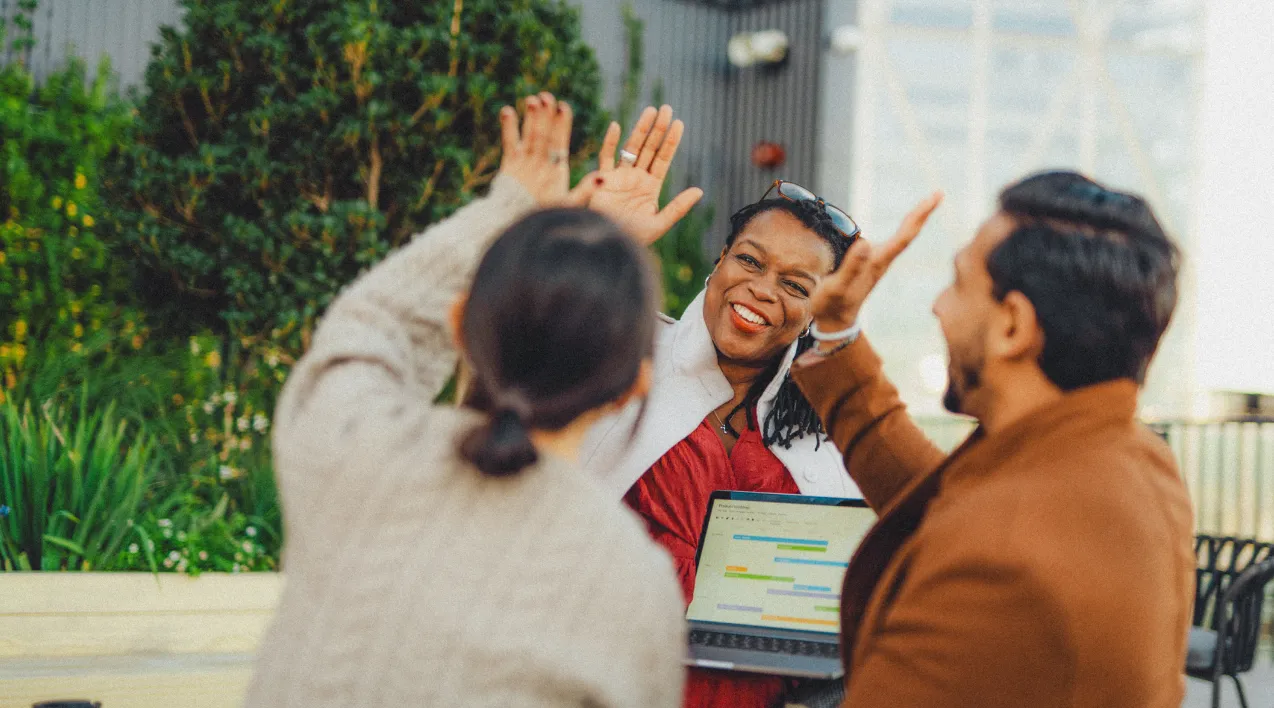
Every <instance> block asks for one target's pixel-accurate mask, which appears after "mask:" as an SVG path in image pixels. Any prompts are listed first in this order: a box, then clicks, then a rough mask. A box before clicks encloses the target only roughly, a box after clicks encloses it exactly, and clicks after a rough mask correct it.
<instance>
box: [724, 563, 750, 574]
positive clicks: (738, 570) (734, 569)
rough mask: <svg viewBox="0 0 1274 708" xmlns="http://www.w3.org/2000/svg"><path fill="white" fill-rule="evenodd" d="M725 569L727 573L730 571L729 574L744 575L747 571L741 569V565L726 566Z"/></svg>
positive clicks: (743, 568)
mask: <svg viewBox="0 0 1274 708" xmlns="http://www.w3.org/2000/svg"><path fill="white" fill-rule="evenodd" d="M725 569H726V570H728V571H730V572H731V573H746V572H748V569H747V568H745V567H743V566H741V565H727V566H726V567H725Z"/></svg>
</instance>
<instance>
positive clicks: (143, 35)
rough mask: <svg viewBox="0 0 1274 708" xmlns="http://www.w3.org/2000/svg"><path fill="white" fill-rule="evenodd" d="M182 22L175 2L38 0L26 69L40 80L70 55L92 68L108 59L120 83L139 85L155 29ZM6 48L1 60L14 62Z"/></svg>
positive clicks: (3, 2)
mask: <svg viewBox="0 0 1274 708" xmlns="http://www.w3.org/2000/svg"><path fill="white" fill-rule="evenodd" d="M16 5H17V2H16V0H0V15H3V16H4V17H12V16H13V14H14V12H15V11H16ZM180 21H181V8H180V7H179V6H178V5H177V2H176V0H40V6H39V8H38V9H37V10H36V13H35V17H34V24H35V29H34V31H35V42H36V44H35V49H34V51H33V52H31V55H30V57H29V58H28V59H29V66H30V67H31V70H32V73H33V74H35V76H36V78H37V79H39V78H42V77H44V76H45V75H46V74H47V73H48V72H49V70H50V69H51V68H54V67H57V66H61V65H62V63H63V62H64V61H65V59H66V57H67V56H68V55H70V54H75V55H78V56H80V57H83V58H85V59H86V60H88V62H89V64H90V66H96V64H97V62H98V61H99V60H100V59H101V58H102V57H104V56H109V57H110V59H111V65H112V67H113V68H114V69H115V72H116V73H117V74H118V75H119V78H120V83H121V84H122V85H124V86H130V85H133V84H137V83H140V82H141V80H142V77H143V76H144V75H145V71H146V62H147V61H148V60H149V58H150V44H151V43H152V42H154V41H156V40H157V39H158V38H159V27H160V26H161V25H165V24H168V25H174V24H177V23H179V22H180ZM9 45H10V43H9V42H6V44H5V46H4V47H3V49H0V60H2V61H12V60H13V59H14V58H15V57H14V55H13V51H12V48H11V46H9Z"/></svg>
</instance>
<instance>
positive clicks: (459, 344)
mask: <svg viewBox="0 0 1274 708" xmlns="http://www.w3.org/2000/svg"><path fill="white" fill-rule="evenodd" d="M468 304H469V294H468V293H461V294H460V295H459V296H457V297H456V299H455V300H452V301H451V311H450V312H449V313H448V324H450V325H451V343H452V344H453V345H455V347H456V351H458V352H460V355H461V356H460V358H461V359H463V358H464V351H465V349H464V338H463V337H461V336H460V329H461V327H462V326H463V325H464V308H465V307H466V306H467V305H468Z"/></svg>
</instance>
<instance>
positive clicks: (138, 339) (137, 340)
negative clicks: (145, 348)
mask: <svg viewBox="0 0 1274 708" xmlns="http://www.w3.org/2000/svg"><path fill="white" fill-rule="evenodd" d="M141 348H142V336H141V335H140V334H139V335H136V336H134V337H133V349H141Z"/></svg>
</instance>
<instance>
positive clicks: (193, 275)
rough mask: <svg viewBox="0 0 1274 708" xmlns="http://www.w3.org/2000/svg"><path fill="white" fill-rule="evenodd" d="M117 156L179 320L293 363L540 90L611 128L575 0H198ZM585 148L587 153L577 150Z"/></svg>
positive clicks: (122, 211) (121, 217)
mask: <svg viewBox="0 0 1274 708" xmlns="http://www.w3.org/2000/svg"><path fill="white" fill-rule="evenodd" d="M182 5H183V8H184V10H185V15H184V18H183V26H182V27H181V28H179V29H173V28H166V29H165V30H164V31H163V34H162V38H161V41H160V43H159V45H158V46H157V47H156V48H155V50H154V54H153V57H152V60H151V63H150V66H149V67H148V70H147V74H146V90H145V93H144V96H143V97H142V98H141V99H140V103H139V107H138V116H137V124H136V131H135V133H134V135H133V136H132V138H131V140H130V143H129V144H128V146H127V147H126V148H125V149H124V150H122V151H121V154H120V159H119V160H118V161H116V162H115V163H114V165H113V169H112V173H111V177H110V179H109V187H110V190H111V193H112V194H113V195H114V199H115V201H116V203H117V204H118V210H117V211H116V212H115V213H114V215H113V217H112V219H111V225H112V227H113V229H114V231H115V233H116V234H117V235H118V236H119V238H121V240H123V241H124V242H127V243H128V244H130V245H131V247H132V248H133V249H134V250H135V251H136V253H137V254H138V256H139V257H140V258H141V260H142V261H143V262H144V263H145V265H146V266H147V269H148V270H147V274H146V277H145V278H144V279H143V281H142V286H143V288H144V289H145V290H147V291H148V293H149V296H150V301H151V303H152V306H154V307H157V308H162V309H163V310H164V311H165V312H166V313H167V317H166V318H165V322H167V323H168V324H169V325H170V326H174V327H177V326H189V327H191V328H192V330H193V331H198V330H199V329H202V328H209V329H212V330H214V331H217V332H222V333H227V334H229V335H230V336H231V337H232V339H234V340H236V341H238V342H239V343H240V344H242V345H243V346H242V348H241V351H242V352H244V353H252V352H256V351H258V349H259V347H261V346H263V345H265V344H267V343H268V344H277V345H279V346H280V347H281V348H282V350H283V351H284V353H285V354H287V355H288V356H289V357H295V356H297V355H299V353H300V352H301V351H302V350H303V348H304V346H305V344H306V343H307V341H308V336H309V333H310V332H311V330H312V328H313V326H314V323H315V320H316V318H317V316H318V315H319V313H321V312H322V311H323V309H324V308H325V307H326V306H327V304H328V302H329V301H330V300H331V298H332V297H333V296H334V295H335V293H336V292H337V290H338V289H339V288H340V287H342V286H343V285H345V284H346V283H348V282H350V281H351V280H352V279H353V278H354V277H355V276H356V275H357V274H358V272H360V271H361V270H363V269H365V268H367V267H368V266H370V265H371V264H373V263H375V262H377V261H379V260H380V259H381V258H382V257H383V256H384V255H385V254H386V253H387V252H388V251H389V250H391V249H392V248H394V247H396V246H398V245H401V244H402V243H404V242H405V241H406V240H407V239H408V238H409V237H410V236H411V235H412V234H414V233H416V232H418V231H420V230H422V228H423V227H424V226H426V225H427V224H429V223H432V222H435V221H437V220H438V219H440V218H443V217H444V216H446V215H448V214H450V213H451V212H452V211H454V210H455V209H456V208H458V207H459V206H461V205H462V204H464V203H465V202H466V201H468V200H469V199H471V198H472V197H473V196H474V194H475V193H476V192H477V191H478V190H480V189H481V188H482V187H483V185H485V184H486V183H487V182H488V181H489V180H490V179H491V178H492V177H493V176H494V173H495V170H496V168H497V167H498V164H499V128H498V121H497V116H498V111H499V108H500V107H501V106H502V105H504V104H509V103H514V102H515V101H516V100H517V99H518V98H519V97H521V96H525V95H526V94H528V93H530V92H534V91H538V90H550V91H553V92H555V93H556V94H558V95H559V96H560V97H561V98H563V99H565V100H567V101H568V102H570V103H571V105H572V106H573V107H574V109H575V112H576V115H577V120H576V125H577V131H576V137H577V146H576V147H577V148H578V149H579V155H580V156H581V157H580V159H581V160H582V155H583V154H584V153H587V154H591V153H592V152H594V151H595V150H596V144H595V140H594V137H593V136H597V135H600V132H601V130H602V129H603V128H604V116H603V114H602V112H601V110H600V109H599V107H598V102H599V95H600V85H599V84H600V82H599V79H598V69H597V64H596V61H595V59H594V57H593V54H592V51H591V50H590V49H589V48H588V47H587V46H586V45H585V44H584V43H583V41H582V40H581V39H580V27H579V18H578V12H577V11H576V10H574V9H571V8H569V7H567V6H566V5H565V4H564V3H563V2H561V0H456V1H454V2H402V3H387V2H383V1H382V0H307V1H305V2H297V1H296V0H280V1H279V2H270V3H262V2H257V1H256V0H183V2H182ZM579 161H580V160H577V162H579Z"/></svg>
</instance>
